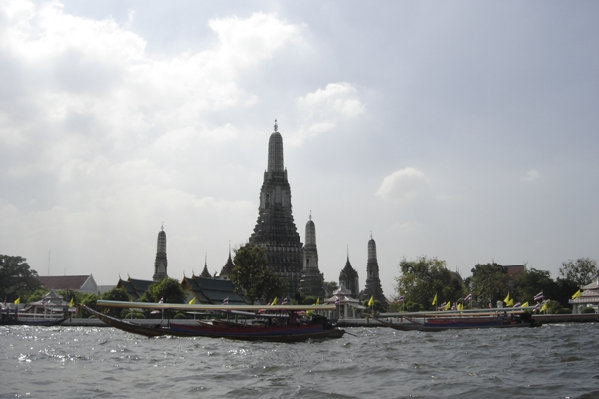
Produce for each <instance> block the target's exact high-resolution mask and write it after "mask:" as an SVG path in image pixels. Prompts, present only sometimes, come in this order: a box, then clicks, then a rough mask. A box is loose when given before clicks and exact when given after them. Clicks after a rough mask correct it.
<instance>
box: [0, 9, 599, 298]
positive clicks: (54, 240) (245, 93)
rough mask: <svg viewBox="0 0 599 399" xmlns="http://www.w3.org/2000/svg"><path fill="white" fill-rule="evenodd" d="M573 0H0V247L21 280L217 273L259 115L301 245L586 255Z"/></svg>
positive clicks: (587, 29) (589, 249) (255, 175)
mask: <svg viewBox="0 0 599 399" xmlns="http://www.w3.org/2000/svg"><path fill="white" fill-rule="evenodd" d="M598 16H599V3H598V2H596V1H577V2H564V1H551V0H550V1H528V2H505V1H486V2H480V1H456V2H441V1H426V0H425V1H420V0H418V1H380V2H377V3H376V4H375V5H373V4H372V3H368V2H363V1H305V2H289V1H281V2H279V1H253V2H247V1H228V2H209V1H205V2H198V1H186V0H175V1H170V2H163V1H153V0H149V1H148V0H143V1H141V0H139V1H131V0H106V1H96V2H81V1H77V0H65V1H62V2H61V1H35V2H30V1H24V0H4V1H3V2H2V3H1V5H0V81H1V82H2V84H0V220H1V221H2V229H1V230H0V254H5V255H11V256H22V257H24V258H26V259H27V262H28V264H29V265H30V266H31V267H32V268H33V269H35V270H37V271H38V273H39V274H40V275H63V274H90V273H91V274H93V276H94V278H95V280H96V282H97V283H98V284H113V285H114V284H116V283H117V282H118V279H119V277H120V278H123V279H126V278H127V277H132V278H140V279H151V278H152V275H153V273H154V259H155V256H156V243H157V242H156V240H157V235H158V232H159V231H160V229H161V228H162V226H164V230H165V232H166V235H167V255H168V274H169V276H170V277H173V278H177V279H181V278H183V276H184V275H185V276H190V275H191V274H192V273H195V274H196V275H197V274H199V273H201V271H202V269H203V267H204V264H205V263H206V264H207V265H208V270H209V271H210V272H211V273H215V272H220V270H221V268H222V266H223V265H224V264H225V263H226V261H227V257H228V254H229V247H231V248H232V249H233V250H234V249H236V248H238V247H240V246H241V245H243V244H245V243H246V242H247V240H248V238H249V236H250V235H251V233H252V231H253V228H254V226H255V224H256V220H257V217H258V205H259V194H260V187H261V185H262V181H263V174H264V171H265V169H266V167H267V154H268V139H269V137H270V134H271V133H272V132H273V130H274V127H273V126H274V122H275V119H276V120H277V122H278V127H279V131H280V132H281V134H282V136H283V141H284V157H285V167H286V168H287V171H288V178H289V183H290V185H291V194H292V206H293V215H294V219H295V223H296V226H297V228H298V232H299V234H300V237H301V240H302V242H304V241H305V226H306V222H307V221H308V218H309V216H310V214H311V216H312V220H313V221H314V223H315V226H316V243H317V248H318V256H319V268H320V271H321V272H322V273H324V278H325V280H326V281H338V278H339V272H340V271H341V269H342V268H343V266H344V265H345V263H346V260H347V258H348V257H349V261H350V263H351V264H352V266H353V267H354V268H355V269H356V270H357V271H358V274H359V279H360V285H361V287H362V288H363V287H364V284H365V280H366V262H367V244H368V240H369V239H370V238H371V236H372V238H374V240H375V241H376V244H377V257H378V264H379V268H380V278H381V282H382V287H383V291H384V293H385V295H386V296H387V297H389V298H391V297H393V296H394V294H395V285H396V282H395V280H396V278H398V277H399V276H400V268H399V264H400V262H401V261H402V260H403V259H405V260H408V261H410V260H416V259H418V258H419V257H422V256H426V257H428V258H437V259H440V260H443V261H445V262H446V265H447V267H448V268H449V269H450V270H454V271H458V272H459V273H460V274H461V275H462V277H464V278H466V277H468V276H470V275H471V269H472V268H473V267H474V265H476V264H486V263H491V262H496V263H499V264H504V265H512V264H526V265H527V267H529V268H535V269H538V270H548V271H550V273H551V276H552V278H557V277H558V276H559V273H558V271H559V267H560V265H561V264H562V263H563V262H566V261H569V260H575V259H578V258H581V257H590V258H592V259H595V260H598V259H599V245H598V244H599V200H598V198H599V131H598V127H599V17H598Z"/></svg>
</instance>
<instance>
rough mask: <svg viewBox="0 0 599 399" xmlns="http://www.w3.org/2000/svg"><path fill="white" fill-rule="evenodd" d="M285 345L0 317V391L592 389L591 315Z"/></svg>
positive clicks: (52, 394)
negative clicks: (0, 322)
mask: <svg viewBox="0 0 599 399" xmlns="http://www.w3.org/2000/svg"><path fill="white" fill-rule="evenodd" d="M346 331H347V332H348V333H347V334H346V335H345V336H344V337H343V338H341V339H335V340H326V341H315V342H310V341H309V342H303V343H294V344H282V343H281V344H279V343H274V344H272V343H261V342H239V341H228V340H223V339H211V338H170V337H160V338H152V339H148V338H143V337H140V336H136V335H132V334H129V333H125V332H122V331H119V330H115V329H112V328H92V327H50V328H43V327H26V326H19V327H4V326H0V344H1V345H0V373H1V374H0V398H146V399H147V398H164V397H170V398H173V399H174V398H191V397H193V398H197V397H210V398H237V399H243V398H373V397H374V398H404V397H414V398H507V397H514V398H599V334H598V332H599V325H598V324H595V323H584V324H551V325H545V326H542V327H538V328H517V329H486V330H463V331H443V332H436V333H423V332H418V331H408V332H402V331H394V330H391V329H388V328H349V329H346Z"/></svg>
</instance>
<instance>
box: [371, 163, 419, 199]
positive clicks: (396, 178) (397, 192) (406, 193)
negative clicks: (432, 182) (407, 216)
mask: <svg viewBox="0 0 599 399" xmlns="http://www.w3.org/2000/svg"><path fill="white" fill-rule="evenodd" d="M427 185H428V178H427V177H426V176H425V174H424V173H423V172H422V171H420V170H418V169H416V168H412V167H408V168H404V169H400V170H397V171H395V172H393V173H391V174H390V175H388V176H385V177H384V178H383V181H382V182H381V185H380V186H379V188H378V190H377V191H376V193H375V195H376V196H377V197H379V198H382V199H385V200H388V201H408V200H412V199H415V198H417V197H418V196H420V195H421V193H422V191H423V190H424V189H425V188H426V187H427Z"/></svg>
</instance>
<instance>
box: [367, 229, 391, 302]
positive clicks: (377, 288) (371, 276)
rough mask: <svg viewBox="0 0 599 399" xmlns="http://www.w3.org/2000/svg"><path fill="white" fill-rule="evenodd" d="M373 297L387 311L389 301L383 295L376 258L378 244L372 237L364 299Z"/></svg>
mask: <svg viewBox="0 0 599 399" xmlns="http://www.w3.org/2000/svg"><path fill="white" fill-rule="evenodd" d="M370 297H372V298H373V299H374V300H375V301H377V302H379V303H380V305H381V307H382V308H383V310H386V309H387V299H386V298H385V295H383V288H382V287H381V279H380V277H379V264H378V261H377V258H376V243H375V242H374V239H373V238H372V235H371V236H370V240H368V260H367V262H366V288H364V291H363V293H362V299H363V300H366V299H369V298H370Z"/></svg>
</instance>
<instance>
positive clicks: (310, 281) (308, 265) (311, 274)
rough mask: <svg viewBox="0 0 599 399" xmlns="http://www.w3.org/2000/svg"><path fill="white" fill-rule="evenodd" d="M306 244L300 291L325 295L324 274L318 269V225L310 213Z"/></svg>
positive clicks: (308, 294)
mask: <svg viewBox="0 0 599 399" xmlns="http://www.w3.org/2000/svg"><path fill="white" fill-rule="evenodd" d="M305 239H306V244H305V245H304V266H303V268H302V275H301V277H300V285H299V291H300V293H301V294H302V295H304V296H315V297H317V298H323V297H324V275H323V274H322V273H321V272H320V270H318V251H317V249H316V227H315V226H314V222H313V221H312V214H310V216H309V219H308V222H307V223H306V236H305Z"/></svg>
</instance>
